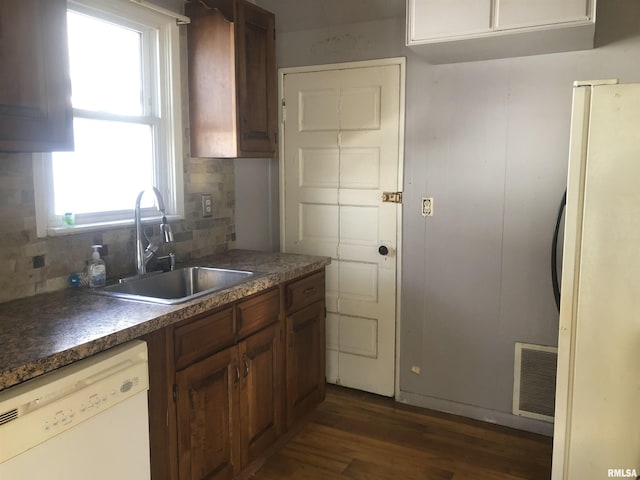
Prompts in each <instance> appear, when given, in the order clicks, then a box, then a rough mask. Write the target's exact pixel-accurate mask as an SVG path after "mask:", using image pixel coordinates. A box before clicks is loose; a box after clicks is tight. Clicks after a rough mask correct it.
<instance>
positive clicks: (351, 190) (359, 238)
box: [282, 65, 401, 395]
mask: <svg viewBox="0 0 640 480" xmlns="http://www.w3.org/2000/svg"><path fill="white" fill-rule="evenodd" d="M400 77H401V76H400V65H384V66H373V67H361V68H347V69H339V70H330V71H320V72H307V73H292V74H286V75H285V78H284V101H285V105H286V111H285V112H283V113H284V114H283V118H284V119H285V126H284V132H285V135H284V139H285V143H284V168H283V177H284V197H285V200H284V212H283V215H282V220H283V222H284V238H283V250H284V251H287V252H292V253H303V254H312V255H326V256H331V257H332V264H331V265H330V266H329V267H328V268H327V273H326V274H327V277H326V278H327V283H326V285H327V287H326V288H327V291H326V306H327V379H328V381H330V382H333V383H340V384H342V385H346V386H349V387H354V388H360V389H362V390H367V391H371V392H375V393H380V394H384V395H393V391H394V371H395V306H396V283H395V274H396V257H395V256H394V255H393V253H392V254H391V255H388V256H382V255H380V254H379V253H378V247H379V246H380V245H381V244H384V245H386V246H387V247H388V248H389V250H390V251H391V252H394V251H395V250H396V249H397V248H398V245H397V242H396V231H397V221H398V214H399V210H400V208H399V206H398V205H395V204H386V203H382V201H381V197H382V193H383V192H384V191H396V190H397V189H398V183H399V182H398V166H399V150H400V149H399V147H400V145H399V141H400V140H399V134H400Z"/></svg>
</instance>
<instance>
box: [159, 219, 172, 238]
mask: <svg viewBox="0 0 640 480" xmlns="http://www.w3.org/2000/svg"><path fill="white" fill-rule="evenodd" d="M160 233H162V237H163V238H164V242H165V243H172V242H173V230H171V225H169V223H168V222H167V217H165V216H164V215H163V216H162V223H161V224H160Z"/></svg>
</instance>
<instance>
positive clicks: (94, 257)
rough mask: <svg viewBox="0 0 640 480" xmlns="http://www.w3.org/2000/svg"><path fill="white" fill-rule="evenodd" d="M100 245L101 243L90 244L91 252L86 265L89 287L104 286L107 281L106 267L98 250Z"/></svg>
mask: <svg viewBox="0 0 640 480" xmlns="http://www.w3.org/2000/svg"><path fill="white" fill-rule="evenodd" d="M100 247H102V245H91V248H93V253H92V254H91V260H89V264H88V265H87V277H88V278H89V286H90V287H91V288H94V287H104V286H105V284H106V283H107V267H106V266H105V264H104V261H103V260H102V259H101V258H100V252H98V249H99V248H100Z"/></svg>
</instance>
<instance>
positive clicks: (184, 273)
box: [93, 267, 254, 305]
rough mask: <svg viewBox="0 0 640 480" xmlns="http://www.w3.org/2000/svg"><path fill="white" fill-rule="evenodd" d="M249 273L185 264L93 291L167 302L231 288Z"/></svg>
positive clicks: (132, 298) (113, 295) (189, 298)
mask: <svg viewBox="0 0 640 480" xmlns="http://www.w3.org/2000/svg"><path fill="white" fill-rule="evenodd" d="M253 274H254V273H253V272H248V271H243V270H226V269H222V268H211V267H187V268H181V269H178V270H173V271H171V272H166V273H159V274H148V275H146V276H143V277H135V278H133V279H130V280H126V281H121V283H116V284H114V285H109V286H106V287H103V288H96V289H95V290H93V291H94V292H95V293H98V294H101V295H109V296H112V297H118V298H128V299H131V300H140V301H144V302H153V303H162V304H166V305H171V304H174V303H181V302H186V301H187V300H191V299H193V298H196V297H200V296H202V295H206V294H208V293H212V292H215V291H217V290H222V289H225V288H228V287H231V286H233V285H236V284H238V283H240V282H242V281H244V280H247V279H248V278H249V277H251V276H252V275H253Z"/></svg>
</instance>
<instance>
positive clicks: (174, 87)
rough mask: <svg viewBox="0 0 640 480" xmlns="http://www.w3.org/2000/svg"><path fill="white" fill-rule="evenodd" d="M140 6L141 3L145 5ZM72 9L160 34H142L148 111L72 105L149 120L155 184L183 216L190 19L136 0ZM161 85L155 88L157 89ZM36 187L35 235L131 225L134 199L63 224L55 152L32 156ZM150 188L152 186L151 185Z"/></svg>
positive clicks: (91, 1) (102, 0)
mask: <svg viewBox="0 0 640 480" xmlns="http://www.w3.org/2000/svg"><path fill="white" fill-rule="evenodd" d="M141 5H142V6H141ZM68 9H69V10H75V11H78V12H80V13H84V14H89V15H92V16H95V17H97V18H102V19H105V20H107V21H114V22H115V23H118V24H121V25H123V26H126V27H132V28H135V29H139V28H140V27H143V28H145V29H153V30H154V31H157V34H155V33H154V34H149V33H146V34H144V33H143V52H144V53H143V56H144V57H145V58H144V60H143V82H145V88H147V92H148V94H149V98H146V99H145V101H144V111H143V114H142V115H141V116H138V117H129V116H127V117H122V116H119V115H114V114H110V113H96V112H93V111H91V112H86V111H83V110H80V109H74V111H73V112H74V117H76V116H78V117H82V118H97V119H104V120H118V121H122V120H124V121H130V120H132V119H140V120H143V122H141V123H146V124H151V123H153V125H154V128H152V131H153V132H154V133H153V145H152V148H153V150H154V152H155V155H154V156H155V159H154V163H155V164H154V178H153V184H154V185H155V186H156V187H157V188H158V189H159V190H160V192H161V193H162V196H163V198H164V200H165V207H166V212H167V218H168V219H169V220H177V219H181V218H184V182H183V170H182V160H183V156H184V149H183V136H182V130H183V129H182V98H181V95H182V92H181V73H182V71H181V62H180V32H179V24H183V23H187V22H188V20H189V19H188V18H186V17H183V16H181V15H179V14H177V13H174V12H170V11H168V10H164V9H162V8H157V7H155V6H151V5H148V6H147V5H144V4H142V2H140V3H138V0H69V1H68ZM149 58H153V61H152V62H150V63H151V64H152V68H153V70H155V71H156V72H157V76H158V81H157V82H153V81H151V77H150V75H151V72H150V71H149V70H150V69H149ZM156 85H157V89H156ZM33 167H34V168H33V170H34V175H33V178H34V191H35V203H36V227H37V236H38V237H39V238H44V237H47V236H58V235H68V234H72V233H79V232H85V231H92V230H104V229H107V228H118V227H124V226H128V225H132V224H133V213H132V211H133V207H134V202H135V199H132V203H131V209H130V210H121V211H111V212H96V213H92V214H82V215H78V216H77V218H76V222H75V225H65V224H63V222H62V219H61V218H60V216H59V215H55V211H54V200H53V169H52V155H51V153H39V154H34V155H33ZM148 188H150V185H149V187H148ZM143 214H144V215H145V216H147V215H149V214H151V215H152V217H151V218H156V217H157V216H158V214H157V211H156V209H155V208H148V209H145V211H143Z"/></svg>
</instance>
